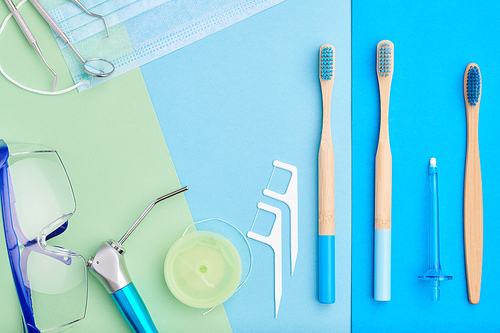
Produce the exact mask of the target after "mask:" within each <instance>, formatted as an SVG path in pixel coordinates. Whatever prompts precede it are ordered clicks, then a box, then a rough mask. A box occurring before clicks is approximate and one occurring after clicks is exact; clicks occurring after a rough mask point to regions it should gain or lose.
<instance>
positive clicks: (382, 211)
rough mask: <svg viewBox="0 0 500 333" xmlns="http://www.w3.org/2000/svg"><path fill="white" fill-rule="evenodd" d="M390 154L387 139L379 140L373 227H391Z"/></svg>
mask: <svg viewBox="0 0 500 333" xmlns="http://www.w3.org/2000/svg"><path fill="white" fill-rule="evenodd" d="M391 203H392V155H391V148H390V145H389V139H388V138H387V140H381V141H379V145H378V149H377V157H376V160H375V228H376V229H391Z"/></svg>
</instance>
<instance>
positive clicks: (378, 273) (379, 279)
mask: <svg viewBox="0 0 500 333" xmlns="http://www.w3.org/2000/svg"><path fill="white" fill-rule="evenodd" d="M393 69H394V45H393V44H392V42H391V41H388V40H383V41H381V42H379V43H378V45H377V77H378V84H379V91H380V132H379V139H378V148H377V156H376V160H375V259H374V298H375V300H376V301H390V300H391V205H392V203H391V200H392V155H391V146H390V143H389V98H390V94H391V83H392V74H393Z"/></svg>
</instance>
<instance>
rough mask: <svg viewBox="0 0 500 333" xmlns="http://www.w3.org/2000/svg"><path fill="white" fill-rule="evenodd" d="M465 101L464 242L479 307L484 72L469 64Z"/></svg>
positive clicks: (469, 279) (471, 287) (469, 277)
mask: <svg viewBox="0 0 500 333" xmlns="http://www.w3.org/2000/svg"><path fill="white" fill-rule="evenodd" d="M464 98H465V109H466V114H467V157H466V161H465V180H464V242H465V263H466V269H467V289H468V294H469V302H470V303H472V304H477V303H479V296H480V293H481V274H482V267H483V189H482V182H481V163H480V160H479V139H478V136H479V104H480V103H481V72H480V70H479V66H478V65H477V64H474V63H472V64H469V65H468V66H467V68H466V69H465V74H464Z"/></svg>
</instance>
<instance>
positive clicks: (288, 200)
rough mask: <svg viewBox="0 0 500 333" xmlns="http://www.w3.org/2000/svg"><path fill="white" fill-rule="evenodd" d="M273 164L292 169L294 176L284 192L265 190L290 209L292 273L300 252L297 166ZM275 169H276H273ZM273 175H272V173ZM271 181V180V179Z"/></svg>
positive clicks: (268, 194) (277, 162) (284, 168)
mask: <svg viewBox="0 0 500 333" xmlns="http://www.w3.org/2000/svg"><path fill="white" fill-rule="evenodd" d="M273 166H274V167H275V168H280V169H283V170H287V171H290V173H291V174H292V177H291V178H290V182H289V183H288V187H287V189H286V192H285V193H284V194H279V193H276V192H273V191H271V190H269V189H265V190H264V195H265V196H268V197H270V198H273V199H276V200H279V201H282V202H284V203H285V204H286V205H287V206H288V208H289V209H290V260H291V265H290V269H291V275H292V276H293V270H294V269H295V263H296V261H297V254H298V252H299V222H298V207H299V203H298V202H299V197H298V175H297V168H296V167H295V166H293V165H290V164H286V163H283V162H280V161H274V162H273ZM273 171H274V170H273ZM271 177H272V175H271ZM269 182H271V180H269Z"/></svg>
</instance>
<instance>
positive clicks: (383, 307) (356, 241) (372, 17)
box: [352, 0, 500, 332]
mask: <svg viewBox="0 0 500 333" xmlns="http://www.w3.org/2000/svg"><path fill="white" fill-rule="evenodd" d="M499 12H500V5H499V3H498V2H495V1H479V2H478V1H476V2H471V1H453V2H436V1H418V2H408V1H404V2H400V1H394V0H392V1H385V2H376V3H375V2H374V3H371V2H368V1H354V5H353V95H352V98H353V213H352V214H353V266H352V267H353V280H352V289H353V299H352V305H353V324H352V325H353V326H352V327H353V332H374V331H376V332H398V331H399V332H426V331H427V332H439V331H441V332H450V331H453V332H470V331H477V332H498V331H500V321H499V320H498V309H499V305H500V303H499V299H500V289H499V288H498V286H499V283H498V276H499V274H500V266H499V259H498V258H499V256H498V235H499V234H500V224H499V223H498V221H497V219H498V213H499V211H498V209H499V208H498V204H497V202H498V200H499V199H500V197H499V194H498V188H499V187H500V178H499V177H498V171H497V168H498V163H499V162H500V153H499V150H498V122H499V120H500V113H499V111H498V107H497V105H498V102H499V100H498V98H499V91H500V82H499V80H498V78H499V77H500V67H499V66H498V55H499V54H500V46H499V44H498V31H499V30H498V27H499V25H498V13H499ZM383 39H389V40H391V41H392V42H393V43H394V53H395V60H394V76H393V81H392V91H391V103H390V111H389V132H390V139H391V149H392V158H393V169H392V170H393V192H392V193H393V199H392V207H393V208H392V300H391V301H390V302H386V303H376V302H375V301H374V300H373V225H374V222H373V221H374V208H373V207H374V206H373V204H374V198H373V195H374V165H375V153H376V147H377V140H378V126H379V106H378V103H379V97H378V83H377V77H376V73H375V61H376V53H375V47H376V44H377V42H379V41H380V40H383ZM471 62H476V63H477V64H478V65H479V67H480V69H481V72H482V83H483V90H482V99H481V111H480V114H479V147H480V153H481V166H482V180H483V198H484V256H483V279H482V288H481V300H480V303H479V304H478V305H471V304H469V302H468V300H467V290H466V280H465V263H464V247H463V214H462V210H463V178H464V168H465V167H464V164H465V149H466V146H465V145H466V118H465V106H464V97H463V88H462V87H463V86H462V83H463V75H464V71H465V67H466V66H467V64H469V63H471ZM431 157H436V158H437V163H438V168H439V191H440V192H439V195H440V197H439V199H440V217H441V220H440V222H441V225H440V227H441V262H442V265H443V269H444V272H445V273H447V274H449V275H453V280H452V281H447V282H443V284H442V288H441V301H439V302H434V303H433V302H431V301H430V299H429V297H430V290H429V287H428V285H427V284H426V283H424V282H421V281H419V280H418V279H417V276H418V275H422V274H423V273H425V271H426V270H427V265H428V251H429V246H428V214H429V203H428V200H429V197H428V195H429V189H428V188H429V185H428V184H429V183H428V182H429V181H428V175H427V165H428V163H429V159H430V158H431Z"/></svg>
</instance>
